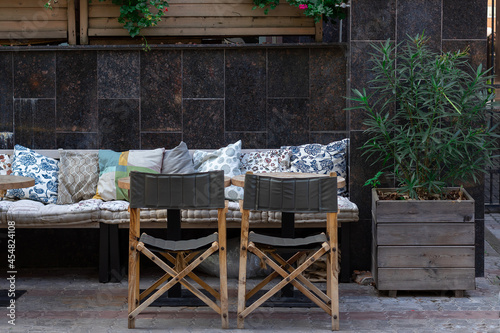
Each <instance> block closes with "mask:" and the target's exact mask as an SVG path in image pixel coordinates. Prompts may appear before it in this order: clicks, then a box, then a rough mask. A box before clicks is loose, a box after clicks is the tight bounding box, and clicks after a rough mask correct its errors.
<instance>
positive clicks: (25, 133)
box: [14, 99, 57, 149]
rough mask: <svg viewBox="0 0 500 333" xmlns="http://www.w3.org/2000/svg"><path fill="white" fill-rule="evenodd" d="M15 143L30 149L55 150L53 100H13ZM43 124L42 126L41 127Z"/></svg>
mask: <svg viewBox="0 0 500 333" xmlns="http://www.w3.org/2000/svg"><path fill="white" fill-rule="evenodd" d="M14 123H15V129H14V133H15V143H16V144H20V145H23V146H25V147H28V148H32V149H36V148H38V149H41V148H43V149H55V148H57V147H56V135H55V134H56V128H55V100H53V99H16V100H14ZM41 124H43V125H41Z"/></svg>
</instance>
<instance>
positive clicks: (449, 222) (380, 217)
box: [372, 189, 475, 296]
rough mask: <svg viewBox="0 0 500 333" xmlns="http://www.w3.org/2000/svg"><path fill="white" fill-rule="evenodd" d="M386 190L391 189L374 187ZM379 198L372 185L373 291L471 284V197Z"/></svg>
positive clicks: (458, 291) (464, 287)
mask: <svg viewBox="0 0 500 333" xmlns="http://www.w3.org/2000/svg"><path fill="white" fill-rule="evenodd" d="M378 190H379V191H391V189H378ZM464 195H465V197H466V198H467V200H461V201H452V200H442V201H438V200H436V201H418V200H410V201H400V200H378V195H377V190H376V189H373V190H372V229H373V242H372V274H373V277H374V280H375V283H376V287H377V289H378V290H389V291H390V294H391V295H392V296H395V295H396V293H397V290H454V291H455V294H456V295H457V296H461V295H462V294H463V291H464V290H471V289H475V267H474V266H475V265H474V199H472V197H471V196H470V195H469V194H468V193H467V192H466V191H465V190H464Z"/></svg>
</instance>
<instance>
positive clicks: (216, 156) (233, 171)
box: [193, 140, 243, 200]
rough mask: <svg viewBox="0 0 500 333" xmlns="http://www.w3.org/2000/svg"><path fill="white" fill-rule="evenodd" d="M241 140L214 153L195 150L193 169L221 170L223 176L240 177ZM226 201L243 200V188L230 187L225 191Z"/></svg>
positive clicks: (204, 170)
mask: <svg viewBox="0 0 500 333" xmlns="http://www.w3.org/2000/svg"><path fill="white" fill-rule="evenodd" d="M240 155H241V140H240V141H238V142H236V143H233V144H230V145H228V146H227V147H224V148H220V149H219V150H216V151H211V152H209V151H201V150H196V151H195V152H194V153H193V162H194V168H195V170H196V171H197V172H206V171H214V170H223V171H224V175H225V176H229V177H234V176H238V175H241V173H242V172H241V169H240V164H241V163H240ZM225 195H226V199H230V200H241V199H243V188H242V187H237V186H234V185H231V186H229V187H226V189H225Z"/></svg>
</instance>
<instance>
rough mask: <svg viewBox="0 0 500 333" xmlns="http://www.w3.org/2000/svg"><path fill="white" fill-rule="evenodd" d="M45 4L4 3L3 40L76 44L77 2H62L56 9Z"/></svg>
mask: <svg viewBox="0 0 500 333" xmlns="http://www.w3.org/2000/svg"><path fill="white" fill-rule="evenodd" d="M43 4H44V1H41V0H17V1H11V0H0V39H3V40H12V41H14V40H16V41H17V40H33V39H67V40H68V42H69V44H76V31H75V27H76V22H75V3H74V0H59V1H58V2H57V3H54V4H53V9H52V10H49V9H46V8H44V7H43Z"/></svg>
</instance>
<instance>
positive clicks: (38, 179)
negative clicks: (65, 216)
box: [7, 145, 59, 203]
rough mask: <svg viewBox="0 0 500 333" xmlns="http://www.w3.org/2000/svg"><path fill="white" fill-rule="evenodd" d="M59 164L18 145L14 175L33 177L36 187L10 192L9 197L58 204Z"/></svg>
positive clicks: (13, 166) (16, 147) (13, 165)
mask: <svg viewBox="0 0 500 333" xmlns="http://www.w3.org/2000/svg"><path fill="white" fill-rule="evenodd" d="M58 172H59V162H58V161H57V160H55V159H53V158H50V157H46V156H43V155H40V154H38V153H36V152H34V151H33V150H31V149H29V148H26V147H23V146H20V145H16V146H15V147H14V161H13V162H12V174H13V175H15V176H25V177H32V178H34V179H35V186H32V187H28V188H19V189H14V190H8V191H7V195H8V196H14V197H16V198H19V199H31V200H36V201H41V202H43V203H56V202H57V187H58V178H57V175H58Z"/></svg>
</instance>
